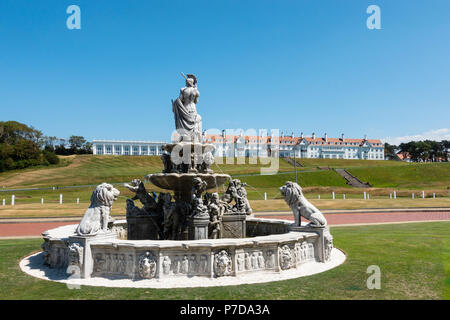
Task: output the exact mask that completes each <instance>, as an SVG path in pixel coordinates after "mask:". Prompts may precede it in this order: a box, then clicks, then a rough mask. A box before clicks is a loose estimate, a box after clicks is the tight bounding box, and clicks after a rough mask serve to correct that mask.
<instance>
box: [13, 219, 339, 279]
mask: <svg viewBox="0 0 450 320" xmlns="http://www.w3.org/2000/svg"><path fill="white" fill-rule="evenodd" d="M76 226H77V225H69V226H63V227H60V228H56V229H52V230H48V231H46V232H45V233H44V234H43V237H44V244H43V252H40V253H37V254H34V255H31V256H29V257H27V258H25V259H23V260H22V261H21V262H20V267H21V269H22V270H23V271H24V272H25V273H27V274H29V275H31V276H34V277H37V278H41V279H46V280H52V281H58V282H63V283H67V284H71V285H89V286H105V287H137V288H180V287H208V286H225V285H239V284H249V283H261V282H270V281H278V280H286V279H292V278H298V277H302V276H308V275H312V274H316V273H320V272H324V271H327V270H330V269H332V268H334V267H336V266H338V265H340V264H342V263H343V262H344V261H345V254H344V253H343V252H342V251H340V250H338V249H336V248H333V246H332V237H331V235H330V234H329V231H328V228H318V229H311V228H307V227H305V226H302V227H293V226H292V224H291V223H290V222H288V221H286V220H273V219H257V218H247V234H248V235H250V237H249V238H243V239H216V240H213V239H207V240H191V241H167V240H164V241H158V240H121V239H119V238H120V237H124V235H125V233H126V230H124V226H126V223H125V222H124V221H118V222H116V223H115V224H114V226H113V228H112V230H113V232H109V233H107V234H102V235H97V236H94V237H80V236H77V235H76V234H75V233H74V231H75V228H76ZM270 233H275V234H270ZM266 234H269V235H266ZM67 272H69V274H72V275H69V274H68V273H67Z"/></svg>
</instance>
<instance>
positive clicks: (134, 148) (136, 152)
mask: <svg viewBox="0 0 450 320" xmlns="http://www.w3.org/2000/svg"><path fill="white" fill-rule="evenodd" d="M138 155H139V146H133V156H138Z"/></svg>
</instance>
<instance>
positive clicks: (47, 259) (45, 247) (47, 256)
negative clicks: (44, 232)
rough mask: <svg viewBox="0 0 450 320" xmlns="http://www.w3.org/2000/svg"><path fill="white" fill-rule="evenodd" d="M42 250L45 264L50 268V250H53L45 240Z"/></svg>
mask: <svg viewBox="0 0 450 320" xmlns="http://www.w3.org/2000/svg"><path fill="white" fill-rule="evenodd" d="M41 248H42V251H43V254H44V264H45V265H47V266H50V265H51V264H50V257H51V255H50V249H51V245H50V243H49V242H48V241H47V240H45V242H44V243H43V244H42V245H41Z"/></svg>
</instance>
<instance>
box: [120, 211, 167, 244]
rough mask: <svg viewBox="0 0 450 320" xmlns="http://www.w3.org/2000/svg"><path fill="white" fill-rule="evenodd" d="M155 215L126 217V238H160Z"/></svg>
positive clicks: (157, 217)
mask: <svg viewBox="0 0 450 320" xmlns="http://www.w3.org/2000/svg"><path fill="white" fill-rule="evenodd" d="M158 219H160V218H159V216H157V215H146V216H131V217H127V229H128V231H127V237H128V240H160V234H159V232H160V231H161V230H159V227H158Z"/></svg>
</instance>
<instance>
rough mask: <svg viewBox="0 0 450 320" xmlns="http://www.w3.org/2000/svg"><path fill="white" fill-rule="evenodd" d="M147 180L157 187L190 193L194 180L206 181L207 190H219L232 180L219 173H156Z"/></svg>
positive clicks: (147, 177)
mask: <svg viewBox="0 0 450 320" xmlns="http://www.w3.org/2000/svg"><path fill="white" fill-rule="evenodd" d="M145 178H146V180H148V181H150V182H151V183H153V184H154V185H155V186H157V187H160V188H162V189H166V190H174V191H190V190H191V189H192V186H193V181H194V178H200V179H202V180H203V181H205V182H206V184H207V187H206V189H207V190H211V189H217V188H218V187H220V186H222V185H224V184H225V182H227V181H229V180H231V177H230V176H229V175H228V174H219V173H181V174H180V173H156V174H149V175H147V176H146V177H145Z"/></svg>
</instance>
